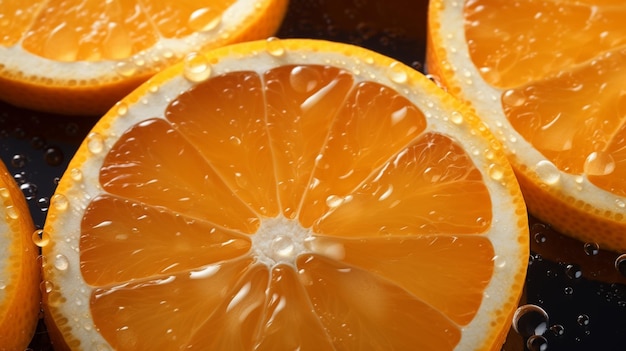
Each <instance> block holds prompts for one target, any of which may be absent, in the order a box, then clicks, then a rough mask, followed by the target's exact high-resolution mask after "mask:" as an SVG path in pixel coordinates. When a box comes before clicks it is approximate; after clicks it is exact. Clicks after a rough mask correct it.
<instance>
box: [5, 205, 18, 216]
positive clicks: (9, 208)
mask: <svg viewBox="0 0 626 351" xmlns="http://www.w3.org/2000/svg"><path fill="white" fill-rule="evenodd" d="M4 210H5V211H6V214H7V217H9V218H10V219H18V218H19V217H20V215H19V213H18V212H17V210H16V209H15V207H13V206H7V207H5V209H4Z"/></svg>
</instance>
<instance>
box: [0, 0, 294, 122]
mask: <svg viewBox="0 0 626 351" xmlns="http://www.w3.org/2000/svg"><path fill="white" fill-rule="evenodd" d="M287 3H288V1H287V0H258V1H257V0H254V1H251V0H209V1H206V0H186V1H177V0H167V1H158V0H123V1H122V0H113V1H98V0H86V1H76V0H74V1H49V0H48V1H42V0H27V1H21V0H20V1H16V0H11V1H5V2H3V4H2V9H0V29H1V30H2V31H1V32H2V33H3V35H2V36H1V37H0V99H3V100H4V101H7V102H9V103H11V104H14V105H17V106H20V107H26V108H29V109H34V110H40V111H46V112H54V113H61V114H72V115H101V114H104V113H105V112H106V111H107V110H108V109H110V108H111V107H112V106H113V105H114V104H115V103H116V102H117V101H118V100H120V99H121V98H122V97H123V96H124V95H126V94H128V93H129V92H130V91H131V90H132V89H133V88H135V87H137V86H138V85H139V84H140V83H141V82H143V81H145V80H146V79H148V78H149V77H150V76H152V75H153V74H155V73H156V72H158V71H160V70H161V69H163V68H164V67H166V66H167V65H170V64H172V63H174V62H177V61H180V60H182V59H183V58H184V57H185V56H186V55H187V54H189V53H191V52H194V51H198V50H202V49H207V48H214V47H218V46H222V45H226V44H231V43H236V42H240V41H245V40H251V39H262V38H266V37H267V36H269V35H272V34H273V33H274V32H275V31H276V30H277V29H278V27H279V25H280V23H281V21H282V18H283V16H284V14H285V11H286V8H287Z"/></svg>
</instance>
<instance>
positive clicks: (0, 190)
mask: <svg viewBox="0 0 626 351" xmlns="http://www.w3.org/2000/svg"><path fill="white" fill-rule="evenodd" d="M0 196H1V197H2V198H4V199H8V198H9V196H11V193H10V192H9V189H7V188H0Z"/></svg>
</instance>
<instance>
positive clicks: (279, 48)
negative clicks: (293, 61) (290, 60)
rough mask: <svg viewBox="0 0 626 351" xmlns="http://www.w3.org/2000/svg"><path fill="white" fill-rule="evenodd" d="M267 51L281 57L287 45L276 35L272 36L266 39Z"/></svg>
mask: <svg viewBox="0 0 626 351" xmlns="http://www.w3.org/2000/svg"><path fill="white" fill-rule="evenodd" d="M266 44H267V52H268V53H269V54H270V55H272V56H274V57H281V56H283V55H285V47H284V46H283V43H282V42H281V40H280V39H278V38H276V37H270V38H267V40H266Z"/></svg>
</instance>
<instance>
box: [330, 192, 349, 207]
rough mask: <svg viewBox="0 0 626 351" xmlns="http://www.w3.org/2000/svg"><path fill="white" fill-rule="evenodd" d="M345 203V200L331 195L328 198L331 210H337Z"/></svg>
mask: <svg viewBox="0 0 626 351" xmlns="http://www.w3.org/2000/svg"><path fill="white" fill-rule="evenodd" d="M344 201H345V199H344V198H343V197H341V196H337V195H330V196H328V197H327V198H326V205H327V206H328V207H330V208H335V207H337V206H339V205H341V204H342V203H343V202H344Z"/></svg>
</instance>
